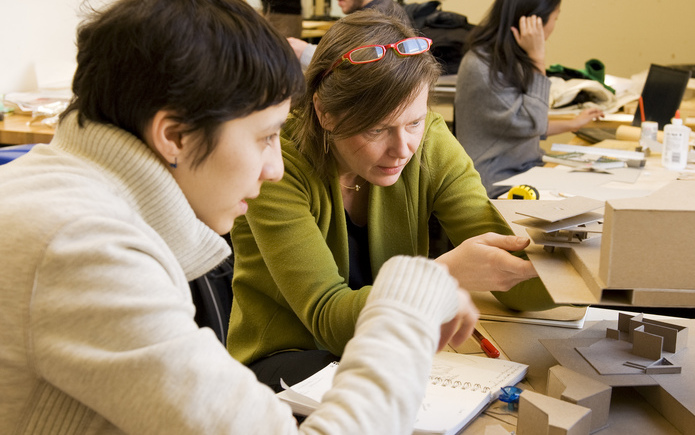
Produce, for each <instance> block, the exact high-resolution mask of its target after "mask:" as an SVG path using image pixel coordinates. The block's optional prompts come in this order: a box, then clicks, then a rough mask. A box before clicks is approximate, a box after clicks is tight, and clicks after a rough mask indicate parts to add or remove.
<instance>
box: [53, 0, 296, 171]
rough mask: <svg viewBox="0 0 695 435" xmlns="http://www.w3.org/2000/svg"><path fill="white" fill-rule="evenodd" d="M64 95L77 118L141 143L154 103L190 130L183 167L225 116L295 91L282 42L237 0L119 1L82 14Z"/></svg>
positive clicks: (202, 152) (204, 148)
mask: <svg viewBox="0 0 695 435" xmlns="http://www.w3.org/2000/svg"><path fill="white" fill-rule="evenodd" d="M77 50H78V53H77V71H76V72H75V76H74V79H73V84H72V90H73V95H74V96H73V100H72V101H71V103H70V105H69V106H68V108H67V109H66V111H65V112H64V115H66V114H67V113H69V112H71V111H73V110H75V111H77V112H78V116H79V118H78V119H79V122H80V125H84V121H85V120H89V121H95V122H99V123H108V124H113V125H115V126H117V127H119V128H122V129H124V130H126V131H128V132H130V133H132V134H133V135H135V136H137V137H138V138H140V139H141V140H142V139H143V131H144V128H145V126H146V125H147V123H148V122H149V121H150V120H151V119H152V118H153V117H154V115H155V114H156V113H157V112H158V111H159V110H162V109H166V110H170V111H172V112H173V113H175V114H176V118H177V121H179V122H181V123H182V124H184V125H185V126H186V130H185V131H184V133H188V134H196V135H197V139H198V140H199V146H198V147H197V150H196V151H195V156H194V160H193V164H194V166H195V165H198V164H200V163H202V162H203V161H204V160H205V158H207V156H209V155H210V153H211V152H212V151H213V150H214V148H215V146H216V143H217V132H218V130H219V126H220V125H221V124H222V123H223V122H226V121H229V120H232V119H236V118H240V117H244V116H247V115H249V114H251V113H252V112H255V111H258V110H263V109H265V108H267V107H270V106H273V105H276V104H279V103H281V102H283V101H285V100H287V99H288V98H291V97H293V96H295V95H300V94H301V92H302V91H303V89H304V83H303V75H302V72H301V67H300V65H299V62H298V60H297V58H296V56H295V54H294V52H293V51H292V49H291V48H290V46H289V44H288V43H287V41H286V39H285V38H283V37H282V36H281V35H280V34H279V33H278V32H277V31H276V30H274V29H273V28H272V27H271V26H270V25H269V24H268V23H267V21H266V20H265V19H264V18H263V17H262V16H261V15H260V14H259V13H258V12H256V11H255V10H254V9H253V8H252V7H251V6H249V5H248V4H247V3H246V2H245V1H244V0H120V1H117V2H115V3H114V4H112V5H111V6H109V7H108V8H107V9H106V10H104V11H101V12H97V11H91V14H90V17H89V18H88V19H87V20H86V21H85V22H83V23H82V24H81V25H80V27H79V29H78V33H77Z"/></svg>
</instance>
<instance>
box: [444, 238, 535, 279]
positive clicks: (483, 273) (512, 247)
mask: <svg viewBox="0 0 695 435" xmlns="http://www.w3.org/2000/svg"><path fill="white" fill-rule="evenodd" d="M529 243H530V240H529V239H528V238H526V237H517V236H503V235H501V234H496V233H485V234H481V235H479V236H475V237H471V238H470V239H468V240H466V241H464V242H463V243H461V244H460V245H459V246H457V247H456V248H454V249H452V250H451V251H449V252H447V253H445V254H442V255H441V256H439V257H438V258H437V259H436V260H435V261H437V262H439V263H442V264H445V265H446V266H447V267H448V268H449V273H451V275H452V276H453V277H454V278H456V279H457V280H458V282H459V285H460V286H461V287H462V288H464V289H466V290H468V291H507V290H509V289H510V288H512V287H514V286H515V285H516V284H518V283H520V282H522V281H526V280H527V279H531V278H535V277H537V276H538V273H537V272H536V269H534V267H533V265H532V264H531V262H530V261H527V260H524V259H522V258H518V257H515V256H514V255H512V254H510V253H509V252H508V251H520V250H522V249H524V248H526V247H527V246H528V245H529Z"/></svg>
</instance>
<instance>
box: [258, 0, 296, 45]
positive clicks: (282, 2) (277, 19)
mask: <svg viewBox="0 0 695 435" xmlns="http://www.w3.org/2000/svg"><path fill="white" fill-rule="evenodd" d="M261 4H262V6H263V15H264V16H265V17H266V18H267V19H268V21H270V24H272V25H273V27H275V28H276V29H277V31H278V32H280V34H281V35H282V36H284V37H285V38H290V37H291V38H300V37H301V36H302V21H303V19H304V17H302V0H261Z"/></svg>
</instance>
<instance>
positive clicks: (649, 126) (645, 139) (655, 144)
mask: <svg viewBox="0 0 695 435" xmlns="http://www.w3.org/2000/svg"><path fill="white" fill-rule="evenodd" d="M658 132H659V123H658V122H654V121H643V122H642V128H641V130H640V138H639V146H640V148H641V151H643V152H661V144H660V143H659V141H658V140H657V138H656V137H657V133H658Z"/></svg>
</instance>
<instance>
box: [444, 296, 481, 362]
mask: <svg viewBox="0 0 695 435" xmlns="http://www.w3.org/2000/svg"><path fill="white" fill-rule="evenodd" d="M458 297H459V299H458V300H459V305H458V311H457V312H456V316H454V318H453V319H451V320H450V321H448V322H447V323H444V324H442V329H441V334H440V336H439V346H438V347H437V352H439V351H440V350H442V349H444V347H445V346H446V345H447V343H449V342H451V343H452V344H453V345H454V346H459V345H461V344H463V342H464V341H466V339H467V338H468V337H470V336H471V334H472V333H473V328H474V327H475V323H476V322H477V321H478V316H479V313H478V309H477V308H476V306H475V304H473V301H472V300H471V297H470V295H469V294H468V292H466V291H464V290H460V289H459V291H458Z"/></svg>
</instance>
